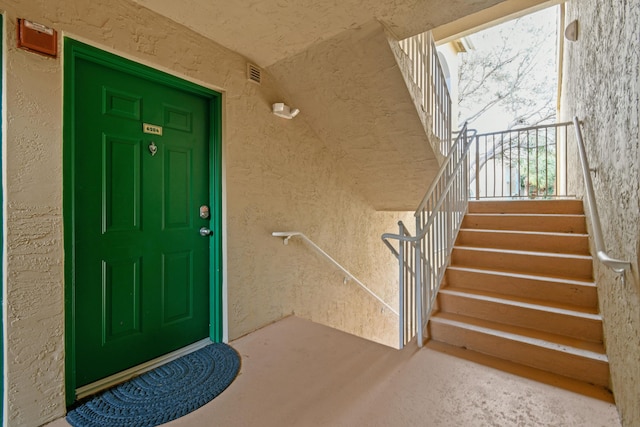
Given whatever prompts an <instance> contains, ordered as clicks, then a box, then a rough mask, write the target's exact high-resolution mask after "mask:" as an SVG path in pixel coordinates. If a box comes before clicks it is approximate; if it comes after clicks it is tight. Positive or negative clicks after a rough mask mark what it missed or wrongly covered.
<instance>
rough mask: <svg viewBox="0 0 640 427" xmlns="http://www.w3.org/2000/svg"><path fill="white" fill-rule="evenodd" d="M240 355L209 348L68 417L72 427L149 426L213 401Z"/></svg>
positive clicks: (214, 346)
mask: <svg viewBox="0 0 640 427" xmlns="http://www.w3.org/2000/svg"><path fill="white" fill-rule="evenodd" d="M239 369H240V356H239V355H238V353H237V352H236V351H235V350H234V349H233V348H231V347H229V346H228V345H226V344H223V343H214V344H210V345H208V346H206V347H204V348H201V349H200V350H197V351H195V352H193V353H190V354H187V355H185V356H182V357H180V358H178V359H176V360H173V361H171V362H169V363H167V364H165V365H163V366H160V367H158V368H155V369H153V370H152V371H149V372H146V373H144V374H142V375H140V376H139V377H136V378H133V379H131V380H129V381H127V382H126V383H122V384H120V385H117V386H115V387H114V388H111V389H109V390H107V391H105V392H103V393H101V394H99V395H97V396H95V397H93V398H90V399H89V400H87V401H86V402H84V403H81V404H80V405H79V406H78V407H76V408H74V409H72V410H71V411H69V413H68V414H67V422H69V424H71V425H72V426H74V427H99V426H109V427H120V426H122V427H125V426H126V427H131V426H139V427H152V426H157V425H159V424H163V423H167V422H169V421H171V420H175V419H176V418H179V417H181V416H183V415H186V414H188V413H189V412H192V411H195V410H196V409H198V408H199V407H201V406H202V405H204V404H205V403H207V402H210V401H211V400H213V398H214V397H216V396H217V395H219V394H220V393H222V392H223V391H224V389H226V388H227V386H229V384H231V382H233V380H234V379H235V377H236V375H237V374H238V370H239Z"/></svg>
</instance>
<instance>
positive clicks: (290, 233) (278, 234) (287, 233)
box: [271, 231, 398, 316]
mask: <svg viewBox="0 0 640 427" xmlns="http://www.w3.org/2000/svg"><path fill="white" fill-rule="evenodd" d="M271 235H272V236H274V237H283V238H284V239H283V243H284V244H285V245H286V244H288V243H289V239H291V238H292V237H296V236H297V237H300V238H302V240H304V241H305V242H307V243H308V244H309V245H311V247H312V248H313V249H315V250H316V251H317V252H318V253H319V254H320V255H322V256H323V257H325V258H326V259H327V260H328V261H329V262H330V263H332V264H333V265H335V266H336V267H337V268H338V269H340V270H341V271H342V272H343V273H344V274H345V275H346V276H347V277H348V278H349V279H351V280H353V281H354V282H356V283H357V284H358V285H359V286H360V287H361V288H362V289H364V290H365V291H366V292H367V293H368V294H369V295H371V296H372V297H373V298H375V299H376V300H378V301H379V302H380V303H381V304H382V305H384V306H385V307H387V308H388V309H389V310H390V311H391V312H392V313H393V314H395V315H396V316H398V312H397V311H396V310H394V309H393V307H391V306H390V305H389V304H387V302H386V301H385V300H383V299H382V298H380V297H379V296H378V295H376V294H375V292H373V291H372V290H371V289H369V288H368V287H367V286H366V285H365V284H364V283H362V282H361V281H360V280H358V279H357V278H356V277H355V276H354V275H353V274H351V273H350V272H349V270H347V269H346V268H344V267H343V266H342V265H341V264H340V263H339V262H338V261H336V260H335V259H333V257H331V255H329V254H328V253H326V252H325V251H324V250H322V248H320V246H318V245H316V244H315V243H314V242H313V241H312V240H311V239H309V238H308V237H307V236H305V234H304V233H301V232H299V231H274V232H273V233H271Z"/></svg>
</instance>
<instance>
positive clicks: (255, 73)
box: [247, 63, 262, 84]
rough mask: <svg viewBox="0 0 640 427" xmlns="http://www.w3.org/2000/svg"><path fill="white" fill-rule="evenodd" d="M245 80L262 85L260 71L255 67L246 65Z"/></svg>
mask: <svg viewBox="0 0 640 427" xmlns="http://www.w3.org/2000/svg"><path fill="white" fill-rule="evenodd" d="M247 79H249V81H250V82H253V83H256V84H261V83H262V70H261V69H260V67H258V66H257V65H253V64H250V63H247Z"/></svg>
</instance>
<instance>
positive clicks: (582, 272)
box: [451, 247, 593, 280]
mask: <svg viewBox="0 0 640 427" xmlns="http://www.w3.org/2000/svg"><path fill="white" fill-rule="evenodd" d="M451 264H452V265H457V266H463V267H470V268H483V269H489V270H492V269H493V270H500V271H510V272H514V273H523V274H536V275H542V276H551V277H564V278H572V279H576V280H591V278H592V276H593V261H592V259H591V258H589V257H584V258H580V257H572V258H569V257H555V256H553V255H531V254H519V253H509V252H484V251H477V250H476V251H474V250H467V249H465V248H461V247H458V248H454V250H453V255H452V258H451Z"/></svg>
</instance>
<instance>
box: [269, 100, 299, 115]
mask: <svg viewBox="0 0 640 427" xmlns="http://www.w3.org/2000/svg"><path fill="white" fill-rule="evenodd" d="M272 108H273V114H275V115H276V116H278V117H282V118H283V119H293V118H294V117H295V116H297V115H298V113H300V110H299V109H297V108H291V107H289V106H288V105H286V104H285V103H284V102H276V103H275V104H273V106H272Z"/></svg>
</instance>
